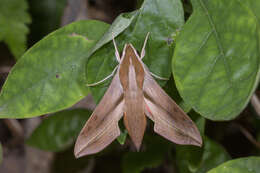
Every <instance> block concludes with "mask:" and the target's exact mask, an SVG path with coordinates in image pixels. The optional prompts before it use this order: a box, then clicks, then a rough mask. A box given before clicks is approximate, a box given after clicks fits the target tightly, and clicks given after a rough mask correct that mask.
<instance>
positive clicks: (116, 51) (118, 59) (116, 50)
mask: <svg viewBox="0 0 260 173" xmlns="http://www.w3.org/2000/svg"><path fill="white" fill-rule="evenodd" d="M112 39H113V43H114V47H115V55H116V60H117V61H118V62H120V55H119V52H118V49H117V46H116V41H115V35H114V33H113V32H112Z"/></svg>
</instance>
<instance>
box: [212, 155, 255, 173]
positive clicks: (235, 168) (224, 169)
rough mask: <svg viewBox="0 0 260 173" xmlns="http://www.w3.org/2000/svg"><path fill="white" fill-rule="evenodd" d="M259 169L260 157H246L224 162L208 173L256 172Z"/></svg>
mask: <svg viewBox="0 0 260 173" xmlns="http://www.w3.org/2000/svg"><path fill="white" fill-rule="evenodd" d="M259 170H260V157H246V158H240V159H235V160H231V161H228V162H225V163H223V164H221V165H219V166H218V167H216V168H214V169H212V170H210V171H209V172H208V173H219V172H221V173H257V172H259Z"/></svg>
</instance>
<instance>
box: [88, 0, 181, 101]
mask: <svg viewBox="0 0 260 173" xmlns="http://www.w3.org/2000/svg"><path fill="white" fill-rule="evenodd" d="M183 13H184V12H183V8H182V4H181V2H180V0H145V1H144V3H143V5H142V7H141V8H140V9H139V10H137V11H136V12H135V13H133V14H135V15H134V18H133V19H132V20H131V24H130V25H129V27H128V28H127V29H126V30H124V32H122V33H121V34H120V35H119V36H118V37H116V38H115V40H116V43H117V46H118V48H119V51H120V52H122V49H123V47H124V45H125V44H126V43H132V44H133V46H134V47H135V48H136V49H137V50H138V52H141V48H142V46H143V42H144V39H145V36H146V35H147V33H148V32H150V33H151V34H150V37H149V40H148V43H147V46H146V56H145V57H144V59H143V60H144V63H145V64H146V65H147V66H148V67H149V69H150V71H151V72H153V73H155V74H157V75H159V76H162V77H169V76H170V74H171V68H170V66H171V63H170V61H171V58H172V55H173V43H169V39H171V38H172V35H174V34H175V32H176V30H178V29H179V28H181V27H182V25H183V24H184V15H183ZM112 25H113V24H112ZM110 30H111V31H109V33H108V35H111V34H110V33H111V32H114V30H113V29H110ZM108 40H111V39H110V38H109V39H108ZM117 64H118V62H117V61H116V58H115V49H114V46H113V43H112V42H110V43H109V44H106V45H105V46H104V47H102V48H101V49H99V50H98V51H97V52H95V54H94V55H93V56H91V58H90V59H89V62H88V64H87V70H86V72H87V77H88V78H87V80H88V83H95V82H97V81H100V80H102V79H104V78H105V77H106V76H108V75H109V74H111V72H112V71H113V69H114V68H115V67H116V65H117ZM108 84H109V81H108V82H105V83H103V84H100V85H98V86H95V87H91V91H92V94H93V96H94V99H95V100H96V101H99V100H100V99H101V98H102V96H103V95H104V92H105V91H106V89H107V87H108Z"/></svg>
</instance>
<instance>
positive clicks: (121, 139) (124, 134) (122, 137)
mask: <svg viewBox="0 0 260 173" xmlns="http://www.w3.org/2000/svg"><path fill="white" fill-rule="evenodd" d="M127 134H128V133H127V130H126V129H124V131H123V132H122V131H121V134H120V136H118V137H117V138H116V139H117V141H118V142H119V144H121V145H124V144H125V140H126V137H127Z"/></svg>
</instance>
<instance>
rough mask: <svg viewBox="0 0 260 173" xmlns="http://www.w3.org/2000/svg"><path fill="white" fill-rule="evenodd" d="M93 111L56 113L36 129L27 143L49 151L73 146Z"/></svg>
mask: <svg viewBox="0 0 260 173" xmlns="http://www.w3.org/2000/svg"><path fill="white" fill-rule="evenodd" d="M90 115H91V113H90V112H89V111H87V110H84V109H74V110H65V111H61V112H57V113H54V114H52V115H50V116H49V117H48V118H46V119H45V120H43V122H42V123H41V124H40V125H39V126H38V127H37V128H36V129H35V130H34V132H33V133H32V135H31V136H30V138H29V139H28V140H27V144H29V145H30V146H33V147H37V148H39V149H42V150H47V151H55V152H56V151H61V150H64V149H67V148H68V147H71V145H72V144H73V143H74V141H75V139H76V137H77V135H78V134H79V132H80V130H81V129H82V127H83V125H84V124H85V122H86V121H87V120H88V118H89V116H90Z"/></svg>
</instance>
